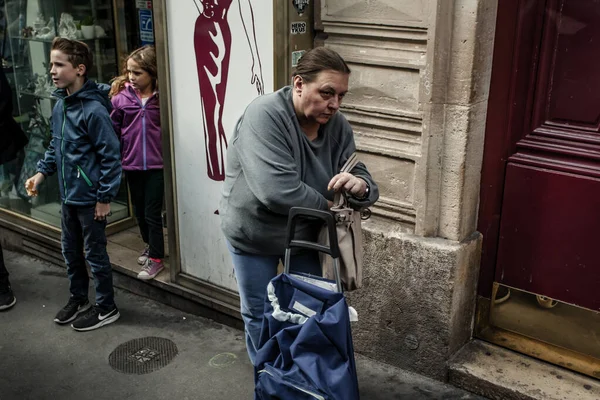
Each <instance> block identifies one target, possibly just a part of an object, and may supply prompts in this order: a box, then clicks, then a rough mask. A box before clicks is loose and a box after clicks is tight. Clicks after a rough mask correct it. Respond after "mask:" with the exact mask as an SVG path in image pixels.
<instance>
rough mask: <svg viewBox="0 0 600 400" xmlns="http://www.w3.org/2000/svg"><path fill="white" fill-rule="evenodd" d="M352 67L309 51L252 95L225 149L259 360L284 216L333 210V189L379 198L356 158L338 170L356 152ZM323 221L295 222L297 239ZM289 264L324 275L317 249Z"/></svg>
mask: <svg viewBox="0 0 600 400" xmlns="http://www.w3.org/2000/svg"><path fill="white" fill-rule="evenodd" d="M349 75H350V69H349V68H348V65H346V62H345V61H344V60H343V59H342V57H341V56H340V55H339V54H338V53H336V52H335V51H333V50H330V49H327V48H324V47H318V48H316V49H314V50H311V51H309V52H307V53H306V54H304V55H303V56H302V58H301V59H300V61H299V62H298V66H297V68H296V71H295V73H294V76H293V80H292V86H287V87H284V88H283V89H280V90H278V91H277V92H275V93H272V94H268V95H264V96H261V97H258V98H257V99H256V100H254V101H253V102H252V103H251V104H250V105H249V106H248V108H246V111H245V112H244V114H243V115H242V117H241V118H240V120H239V121H238V123H237V127H236V130H235V133H234V135H233V137H232V139H231V141H230V147H229V150H228V154H227V166H226V168H225V170H226V177H225V184H224V187H223V195H222V199H221V205H220V209H219V212H220V215H221V227H222V229H223V233H224V234H225V237H226V238H227V241H228V247H229V250H230V253H231V257H232V259H233V265H234V269H235V275H236V279H237V283H238V288H239V293H240V300H241V301H240V302H241V311H242V318H243V320H244V324H245V327H246V346H247V350H248V354H249V356H250V360H251V361H252V362H253V363H254V356H255V354H256V350H257V345H258V342H259V336H260V329H261V323H262V317H263V307H264V299H265V296H266V287H267V284H268V283H269V281H270V280H271V279H272V278H273V277H274V276H275V275H276V274H277V266H278V264H279V260H280V259H281V258H282V256H283V254H284V252H285V236H286V226H287V218H288V214H289V211H290V208H292V207H294V206H299V207H307V208H313V209H319V210H328V209H329V208H330V207H331V205H332V200H333V195H334V192H335V191H340V190H342V191H345V192H346V193H347V194H348V195H349V201H350V202H351V204H352V205H353V206H354V207H356V208H361V207H367V206H370V205H372V204H373V203H375V201H376V200H377V198H378V197H379V191H378V189H377V185H376V184H375V182H374V181H373V178H371V175H370V174H369V171H367V168H366V167H365V166H364V165H363V164H361V163H359V164H358V165H357V166H356V167H355V168H354V169H353V170H352V171H351V174H350V173H338V172H339V170H340V169H341V167H342V166H343V164H344V162H345V161H346V160H347V159H348V158H349V157H350V155H351V154H352V153H353V152H354V151H355V145H354V137H353V133H352V128H351V127H350V124H349V123H348V121H347V120H346V118H345V117H344V116H343V115H342V114H341V113H339V112H338V109H339V108H340V104H341V102H342V100H343V98H344V96H345V95H346V93H347V92H348V78H349ZM318 231H319V226H318V225H317V226H316V225H315V224H314V223H312V224H311V223H308V222H306V223H304V224H301V223H298V224H297V228H296V233H295V235H296V236H295V237H296V238H297V239H304V240H312V241H316V237H317V235H318ZM291 269H292V270H295V271H301V272H305V273H310V274H313V275H319V276H320V275H321V269H320V264H319V258H318V254H316V253H314V252H308V253H301V254H297V255H295V256H294V257H293V260H292V266H291Z"/></svg>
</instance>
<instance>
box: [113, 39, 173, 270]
mask: <svg viewBox="0 0 600 400" xmlns="http://www.w3.org/2000/svg"><path fill="white" fill-rule="evenodd" d="M110 96H111V97H112V105H113V111H112V113H111V115H110V116H111V118H112V121H113V125H114V128H115V132H116V133H117V135H118V136H119V138H120V140H121V162H122V164H123V170H124V171H125V176H126V177H127V182H128V183H129V190H130V192H131V200H132V202H133V209H134V212H135V216H136V218H137V220H138V224H139V226H140V233H141V234H142V239H143V240H144V243H146V247H145V249H144V251H143V252H142V254H141V255H140V257H139V258H138V260H137V262H138V264H140V265H142V270H141V272H140V273H139V274H138V278H140V279H144V280H148V279H153V278H154V277H155V276H156V275H158V274H159V273H160V271H162V270H163V268H164V264H163V258H164V252H165V250H164V238H163V227H162V218H161V212H162V208H163V193H164V188H163V183H164V180H163V159H162V142H161V130H160V109H159V103H158V85H157V70H156V53H155V51H154V47H152V46H143V47H141V48H139V49H137V50H135V51H134V52H132V53H131V54H130V55H129V57H127V58H126V59H125V63H124V66H123V75H121V76H119V77H117V78H115V79H114V81H113V83H112V87H111V91H110Z"/></svg>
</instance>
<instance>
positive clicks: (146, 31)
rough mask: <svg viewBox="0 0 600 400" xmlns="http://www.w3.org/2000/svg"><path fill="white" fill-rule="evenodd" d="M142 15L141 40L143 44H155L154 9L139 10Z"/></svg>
mask: <svg viewBox="0 0 600 400" xmlns="http://www.w3.org/2000/svg"><path fill="white" fill-rule="evenodd" d="M138 13H139V17H140V40H141V42H142V45H145V44H154V24H153V22H152V10H149V9H141V10H139V11H138Z"/></svg>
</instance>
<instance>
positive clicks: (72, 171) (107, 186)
mask: <svg viewBox="0 0 600 400" xmlns="http://www.w3.org/2000/svg"><path fill="white" fill-rule="evenodd" d="M109 89H110V87H109V86H108V85H105V84H97V83H95V82H94V81H91V80H87V81H86V82H85V83H84V85H83V87H82V88H81V89H79V90H78V91H77V92H75V93H73V94H71V95H67V91H66V90H65V89H59V90H56V91H55V92H54V93H53V95H54V96H55V97H57V98H58V99H59V100H58V101H57V103H56V105H55V106H54V109H53V111H52V141H51V142H50V146H49V147H48V150H47V151H46V154H45V156H44V159H43V160H41V161H39V162H38V165H37V170H38V171H39V172H41V173H42V174H44V175H46V176H48V175H52V174H53V173H55V172H57V171H58V182H59V186H60V196H61V199H62V201H63V202H64V203H65V204H70V205H79V206H88V205H94V204H96V203H97V202H99V203H109V202H111V201H112V200H113V199H114V197H115V196H116V195H117V192H118V191H119V185H120V184H121V159H120V147H119V146H120V145H119V139H118V138H117V135H116V134H115V131H114V129H113V126H112V121H111V119H110V110H111V108H112V107H111V103H110V100H109V99H108V91H109Z"/></svg>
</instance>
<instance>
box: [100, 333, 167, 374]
mask: <svg viewBox="0 0 600 400" xmlns="http://www.w3.org/2000/svg"><path fill="white" fill-rule="evenodd" d="M176 355H177V346H176V345H175V343H173V342H172V341H170V340H169V339H164V338H159V337H145V338H141V339H133V340H130V341H128V342H125V343H123V344H121V345H119V346H118V347H117V348H116V349H115V350H114V351H113V352H112V353H110V355H109V356H108V363H109V364H110V366H111V367H112V368H113V369H115V370H117V371H119V372H123V373H125V374H137V375H143V374H149V373H150V372H154V371H157V370H159V369H161V368H162V367H164V366H165V365H168V364H169V363H170V362H171V361H173V359H174V358H175V356H176Z"/></svg>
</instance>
